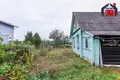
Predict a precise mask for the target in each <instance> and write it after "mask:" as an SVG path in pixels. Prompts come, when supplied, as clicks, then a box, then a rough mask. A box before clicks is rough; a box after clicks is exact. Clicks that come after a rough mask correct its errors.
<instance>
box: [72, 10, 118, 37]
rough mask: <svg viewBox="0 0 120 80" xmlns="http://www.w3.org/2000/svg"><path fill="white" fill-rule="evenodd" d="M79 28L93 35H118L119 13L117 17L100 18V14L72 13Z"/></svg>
mask: <svg viewBox="0 0 120 80" xmlns="http://www.w3.org/2000/svg"><path fill="white" fill-rule="evenodd" d="M74 16H75V19H76V21H77V23H78V24H79V26H80V28H81V29H83V30H86V31H89V32H91V33H92V34H94V35H120V12H119V13H118V15H117V16H114V17H113V16H111V17H110V16H109V17H108V16H102V14H101V12H74Z"/></svg>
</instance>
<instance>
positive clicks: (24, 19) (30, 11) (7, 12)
mask: <svg viewBox="0 0 120 80" xmlns="http://www.w3.org/2000/svg"><path fill="white" fill-rule="evenodd" d="M113 2H116V4H117V7H118V9H119V8H120V0H0V19H1V20H3V21H7V22H9V23H12V24H15V25H17V26H19V28H18V29H16V30H15V38H16V39H19V40H23V39H24V35H25V34H26V32H27V31H28V30H29V31H33V32H34V33H35V32H38V33H39V34H40V36H41V38H42V39H48V36H49V33H50V31H51V30H52V29H54V28H57V29H60V30H63V31H64V33H65V34H66V35H69V33H70V24H71V16H72V12H74V11H77V12H78V11H79V12H84V11H87V12H88V11H92V12H93V11H100V9H101V7H102V6H104V5H105V4H107V3H113Z"/></svg>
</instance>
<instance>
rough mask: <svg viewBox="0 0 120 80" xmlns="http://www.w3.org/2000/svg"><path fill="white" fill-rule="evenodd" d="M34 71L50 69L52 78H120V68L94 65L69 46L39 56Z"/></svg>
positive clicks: (34, 63) (83, 79)
mask: <svg viewBox="0 0 120 80" xmlns="http://www.w3.org/2000/svg"><path fill="white" fill-rule="evenodd" d="M32 71H33V72H36V73H37V72H38V71H48V72H49V74H50V78H51V80H120V79H119V75H118V74H119V73H120V68H113V67H112V68H110V67H109V68H105V67H104V68H100V67H96V66H92V65H91V64H90V63H89V62H87V61H85V60H83V59H80V57H79V55H76V54H75V53H73V52H72V50H71V49H68V48H66V49H54V50H51V51H50V52H48V53H47V55H46V56H37V57H36V59H35V60H34V62H33V67H32Z"/></svg>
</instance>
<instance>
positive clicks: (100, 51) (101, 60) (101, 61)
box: [99, 42, 103, 67]
mask: <svg viewBox="0 0 120 80" xmlns="http://www.w3.org/2000/svg"><path fill="white" fill-rule="evenodd" d="M99 53H100V65H101V67H103V59H102V50H101V42H100V47H99Z"/></svg>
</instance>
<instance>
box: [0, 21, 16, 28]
mask: <svg viewBox="0 0 120 80" xmlns="http://www.w3.org/2000/svg"><path fill="white" fill-rule="evenodd" d="M0 23H2V24H5V25H8V26H10V27H16V28H18V26H16V25H13V24H11V23H8V22H5V21H2V20H0Z"/></svg>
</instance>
